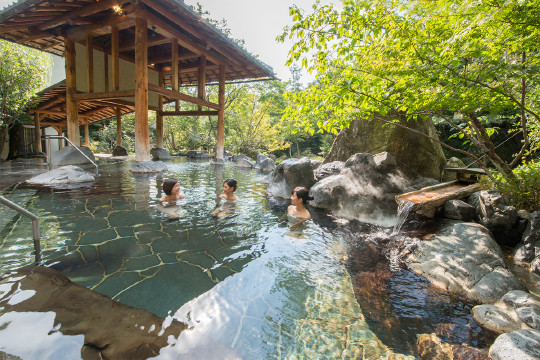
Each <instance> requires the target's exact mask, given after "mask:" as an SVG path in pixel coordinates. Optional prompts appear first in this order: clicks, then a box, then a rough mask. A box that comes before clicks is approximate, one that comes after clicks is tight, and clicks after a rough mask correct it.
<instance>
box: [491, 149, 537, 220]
mask: <svg viewBox="0 0 540 360" xmlns="http://www.w3.org/2000/svg"><path fill="white" fill-rule="evenodd" d="M513 171H514V174H515V175H516V179H515V180H509V179H505V178H503V177H502V176H500V175H499V176H496V179H497V183H496V185H495V186H496V188H497V190H498V191H499V193H500V194H501V195H504V196H505V197H506V198H508V200H509V201H510V203H511V204H512V205H513V206H515V207H516V208H518V209H525V210H527V211H531V212H532V211H537V210H540V161H539V160H538V159H537V160H535V161H531V162H528V163H525V164H523V165H521V166H519V167H517V168H515V169H514V170H513Z"/></svg>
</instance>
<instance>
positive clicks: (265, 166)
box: [255, 154, 275, 171]
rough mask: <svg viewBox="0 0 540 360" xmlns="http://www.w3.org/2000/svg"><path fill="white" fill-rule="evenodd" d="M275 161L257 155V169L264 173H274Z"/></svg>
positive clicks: (262, 155)
mask: <svg viewBox="0 0 540 360" xmlns="http://www.w3.org/2000/svg"><path fill="white" fill-rule="evenodd" d="M274 168H275V165H274V160H272V159H271V158H269V157H268V156H266V155H264V154H258V155H257V161H256V162H255V169H259V170H262V171H272V170H274Z"/></svg>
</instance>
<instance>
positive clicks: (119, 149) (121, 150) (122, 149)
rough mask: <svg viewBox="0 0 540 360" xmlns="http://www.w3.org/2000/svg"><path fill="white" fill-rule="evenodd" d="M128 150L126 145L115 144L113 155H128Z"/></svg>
mask: <svg viewBox="0 0 540 360" xmlns="http://www.w3.org/2000/svg"><path fill="white" fill-rule="evenodd" d="M128 155H129V154H128V151H127V150H126V148H125V147H122V146H115V147H114V149H113V151H112V156H128Z"/></svg>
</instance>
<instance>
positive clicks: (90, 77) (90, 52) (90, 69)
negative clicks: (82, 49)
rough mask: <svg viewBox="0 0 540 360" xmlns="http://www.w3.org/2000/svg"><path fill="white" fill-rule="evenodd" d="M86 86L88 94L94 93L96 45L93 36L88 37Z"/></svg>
mask: <svg viewBox="0 0 540 360" xmlns="http://www.w3.org/2000/svg"><path fill="white" fill-rule="evenodd" d="M86 84H87V86H88V92H89V93H93V92H94V44H93V39H92V35H90V34H88V35H86Z"/></svg>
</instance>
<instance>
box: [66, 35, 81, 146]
mask: <svg viewBox="0 0 540 360" xmlns="http://www.w3.org/2000/svg"><path fill="white" fill-rule="evenodd" d="M64 44H65V51H64V56H65V62H66V126H67V138H68V139H69V140H71V142H73V143H74V144H79V143H80V138H81V136H80V134H79V115H78V113H77V111H78V105H77V103H76V102H75V101H73V99H72V96H73V95H74V94H76V92H77V76H76V72H75V71H76V70H75V43H74V42H73V41H71V40H70V39H68V38H67V37H66V38H64Z"/></svg>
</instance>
